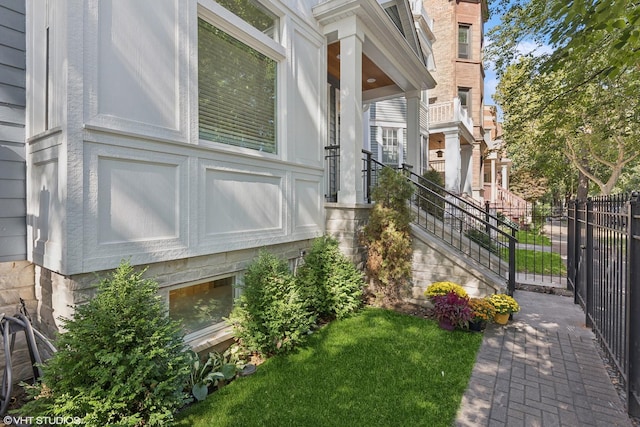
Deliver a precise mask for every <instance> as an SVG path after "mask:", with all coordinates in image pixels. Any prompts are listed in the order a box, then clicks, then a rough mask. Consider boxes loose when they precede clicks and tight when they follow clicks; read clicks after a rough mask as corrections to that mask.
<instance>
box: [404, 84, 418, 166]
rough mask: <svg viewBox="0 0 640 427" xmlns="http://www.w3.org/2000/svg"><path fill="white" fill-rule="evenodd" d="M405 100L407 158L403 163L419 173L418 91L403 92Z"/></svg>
mask: <svg viewBox="0 0 640 427" xmlns="http://www.w3.org/2000/svg"><path fill="white" fill-rule="evenodd" d="M404 96H405V98H406V100H407V140H406V141H405V143H406V144H407V158H406V159H405V161H404V162H405V163H408V164H410V165H411V166H413V172H414V173H417V174H420V169H421V168H420V91H418V90H413V91H410V92H406V93H405V94H404Z"/></svg>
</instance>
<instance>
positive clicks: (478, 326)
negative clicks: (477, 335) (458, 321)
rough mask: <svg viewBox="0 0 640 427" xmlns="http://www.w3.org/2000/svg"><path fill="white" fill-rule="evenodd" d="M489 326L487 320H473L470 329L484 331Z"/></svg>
mask: <svg viewBox="0 0 640 427" xmlns="http://www.w3.org/2000/svg"><path fill="white" fill-rule="evenodd" d="M486 327H487V322H486V321H485V320H472V321H470V322H469V330H470V331H473V332H482V331H484V330H485V328H486Z"/></svg>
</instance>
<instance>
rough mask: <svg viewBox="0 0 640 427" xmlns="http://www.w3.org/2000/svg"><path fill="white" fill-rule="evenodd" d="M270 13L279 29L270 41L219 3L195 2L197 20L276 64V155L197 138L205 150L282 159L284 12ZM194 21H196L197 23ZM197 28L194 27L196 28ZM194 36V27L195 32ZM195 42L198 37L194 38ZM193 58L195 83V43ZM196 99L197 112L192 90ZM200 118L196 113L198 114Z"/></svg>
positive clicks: (204, 0) (196, 75)
mask: <svg viewBox="0 0 640 427" xmlns="http://www.w3.org/2000/svg"><path fill="white" fill-rule="evenodd" d="M268 9H269V10H270V11H271V12H272V13H274V14H275V15H276V16H278V28H277V30H276V31H275V34H274V35H273V38H272V37H270V36H269V35H268V34H265V33H263V32H261V31H260V30H258V29H257V28H255V27H254V26H252V25H251V24H249V23H248V22H246V21H244V20H243V19H242V18H240V17H239V16H237V15H235V14H233V13H232V12H230V11H229V10H227V9H225V8H224V7H222V6H221V5H219V4H218V3H216V2H214V1H213V0H198V14H197V17H198V18H202V19H204V20H205V21H207V22H208V23H210V24H211V25H213V26H214V27H216V28H218V29H220V30H222V31H224V32H225V33H227V34H229V35H230V36H232V37H234V38H236V39H237V40H239V41H240V42H242V43H244V44H245V45H247V46H249V47H251V48H252V49H255V50H256V51H258V52H260V53H262V54H263V55H265V56H267V57H269V58H270V59H272V60H274V61H276V114H275V116H276V117H275V119H276V149H275V153H267V152H262V151H259V150H254V149H251V148H244V147H238V146H235V145H229V144H224V143H220V142H215V141H208V140H205V139H200V138H199V137H198V144H199V145H201V146H205V147H211V148H216V149H221V150H225V151H230V152H234V153H242V154H248V155H253V156H262V157H270V158H277V157H280V156H282V153H283V151H284V150H283V146H284V144H283V136H284V131H283V128H284V103H283V100H284V99H285V96H286V94H285V89H284V88H285V82H286V79H285V74H286V68H285V61H286V57H287V56H286V49H285V48H284V46H283V45H282V44H281V43H280V42H281V41H282V39H283V37H284V31H283V21H284V19H283V16H284V12H283V11H280V10H273V8H271V7H269V8H268ZM196 22H197V20H196ZM196 27H197V25H196ZM195 32H196V34H197V28H196V29H195ZM195 39H196V40H197V35H196V36H195ZM194 50H195V52H194V55H195V58H196V60H195V68H196V72H195V81H196V82H197V81H198V70H197V64H198V60H197V58H198V47H197V43H195V47H194ZM195 96H196V101H195V103H196V109H197V96H198V92H197V90H196V91H195ZM198 115H199V113H198ZM196 132H197V133H196V135H197V134H198V132H199V124H198V125H196Z"/></svg>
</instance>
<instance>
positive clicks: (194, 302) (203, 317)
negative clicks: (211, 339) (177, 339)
mask: <svg viewBox="0 0 640 427" xmlns="http://www.w3.org/2000/svg"><path fill="white" fill-rule="evenodd" d="M234 283H235V278H234V277H233V276H229V277H224V278H221V279H216V280H210V281H206V282H200V283H196V284H189V285H186V286H182V287H179V288H176V289H172V290H170V291H169V317H170V318H171V319H172V320H177V321H179V322H180V323H181V324H182V328H183V330H184V332H185V334H187V335H189V334H193V333H195V332H213V331H215V330H218V329H222V328H224V327H225V326H226V324H225V322H224V318H225V317H228V316H229V314H230V313H231V309H232V308H233V300H234V298H235V290H234V286H233V285H234Z"/></svg>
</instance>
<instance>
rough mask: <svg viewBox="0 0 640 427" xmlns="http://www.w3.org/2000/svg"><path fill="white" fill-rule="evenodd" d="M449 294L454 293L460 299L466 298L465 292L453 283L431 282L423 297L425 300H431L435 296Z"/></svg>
mask: <svg viewBox="0 0 640 427" xmlns="http://www.w3.org/2000/svg"><path fill="white" fill-rule="evenodd" d="M449 292H454V293H455V294H456V295H458V296H459V297H461V298H466V297H468V294H467V291H466V290H465V289H464V288H463V287H462V286H460V285H458V284H457V283H453V282H433V283H432V284H430V285H429V286H427V289H426V290H425V291H424V295H425V296H426V297H427V298H429V299H432V298H433V297H435V296H438V295H446V294H448V293H449Z"/></svg>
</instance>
